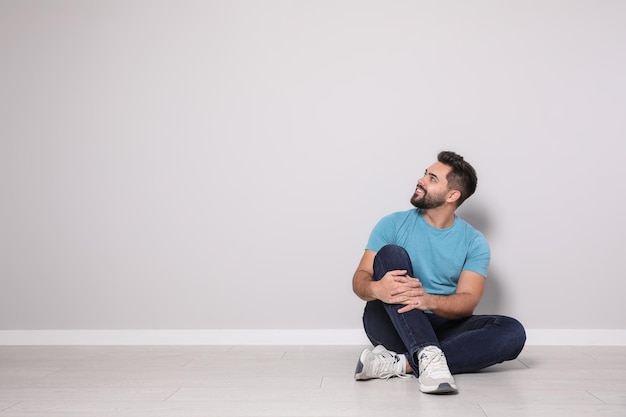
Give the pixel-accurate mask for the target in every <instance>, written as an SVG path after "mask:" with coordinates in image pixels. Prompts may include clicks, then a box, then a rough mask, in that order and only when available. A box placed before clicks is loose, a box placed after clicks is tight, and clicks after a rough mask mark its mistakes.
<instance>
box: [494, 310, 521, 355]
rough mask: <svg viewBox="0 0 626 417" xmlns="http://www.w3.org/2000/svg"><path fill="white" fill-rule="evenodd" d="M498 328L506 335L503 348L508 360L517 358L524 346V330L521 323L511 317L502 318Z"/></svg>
mask: <svg viewBox="0 0 626 417" xmlns="http://www.w3.org/2000/svg"><path fill="white" fill-rule="evenodd" d="M500 326H501V327H503V330H504V332H503V333H504V335H506V341H505V346H506V347H507V351H508V353H509V354H508V356H509V358H508V360H512V359H515V358H517V356H518V355H519V354H520V353H521V352H522V349H524V345H525V344H526V330H525V329H524V326H523V325H522V323H520V322H519V321H518V320H516V319H514V318H512V317H506V316H502V317H501V318H500Z"/></svg>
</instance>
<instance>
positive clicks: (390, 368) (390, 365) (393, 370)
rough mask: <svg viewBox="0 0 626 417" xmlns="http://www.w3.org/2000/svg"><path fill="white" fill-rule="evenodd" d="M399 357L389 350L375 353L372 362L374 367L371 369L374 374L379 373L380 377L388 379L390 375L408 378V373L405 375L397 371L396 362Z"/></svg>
mask: <svg viewBox="0 0 626 417" xmlns="http://www.w3.org/2000/svg"><path fill="white" fill-rule="evenodd" d="M399 361H400V358H398V357H397V356H396V355H394V354H393V353H391V352H380V353H376V360H375V361H374V362H373V364H372V365H374V369H372V371H373V372H374V374H375V375H380V378H384V379H386V380H388V379H389V378H391V377H394V376H397V377H399V378H409V377H410V375H406V374H405V373H402V372H401V371H398V370H397V368H398V362H399Z"/></svg>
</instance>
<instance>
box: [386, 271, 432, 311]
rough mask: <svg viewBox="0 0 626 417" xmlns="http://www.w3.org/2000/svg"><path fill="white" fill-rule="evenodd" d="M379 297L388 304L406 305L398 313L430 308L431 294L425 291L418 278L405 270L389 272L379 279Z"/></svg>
mask: <svg viewBox="0 0 626 417" xmlns="http://www.w3.org/2000/svg"><path fill="white" fill-rule="evenodd" d="M378 285H379V293H378V299H379V300H381V301H383V302H385V303H387V304H402V305H404V307H402V308H400V309H399V310H398V313H406V312H407V311H411V310H415V309H418V310H422V311H425V310H429V307H428V300H429V297H430V294H428V293H427V292H426V291H424V288H423V287H422V283H421V282H420V280H419V279H418V278H413V277H410V276H408V275H407V271H405V270H394V271H389V272H387V273H386V274H385V275H384V276H383V277H382V278H381V279H380V281H378Z"/></svg>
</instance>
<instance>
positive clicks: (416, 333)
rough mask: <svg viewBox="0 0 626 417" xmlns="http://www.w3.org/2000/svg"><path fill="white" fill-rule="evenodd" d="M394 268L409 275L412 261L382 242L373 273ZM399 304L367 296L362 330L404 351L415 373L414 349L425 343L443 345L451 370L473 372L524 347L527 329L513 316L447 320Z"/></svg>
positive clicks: (399, 249) (374, 341)
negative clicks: (367, 300)
mask: <svg viewBox="0 0 626 417" xmlns="http://www.w3.org/2000/svg"><path fill="white" fill-rule="evenodd" d="M397 269H402V270H407V271H408V274H409V276H413V267H412V265H411V260H410V259H409V255H408V253H407V252H406V250H404V248H402V247H400V246H395V245H388V246H385V247H383V248H382V249H381V250H380V251H379V252H378V253H377V254H376V257H375V258H374V279H375V280H380V279H381V278H382V277H383V276H384V275H385V273H387V272H389V271H393V270H397ZM399 308H401V305H396V304H386V303H383V302H382V301H379V300H375V301H369V302H368V303H367V304H366V306H365V312H364V314H363V325H364V327H365V333H366V334H367V337H368V338H369V340H370V341H371V342H372V344H373V345H374V346H376V345H383V346H385V347H386V348H387V349H389V350H392V351H394V352H398V353H403V354H405V355H406V357H407V360H408V361H409V363H410V364H411V368H413V371H414V373H415V375H418V369H419V368H418V366H417V363H416V360H415V354H416V353H417V352H418V351H419V350H420V349H421V348H422V347H425V346H428V345H435V346H438V347H440V348H441V350H443V352H444V353H445V355H446V359H447V361H448V366H449V368H450V372H451V373H453V374H458V373H463V372H474V371H477V370H479V369H483V368H486V367H488V366H491V365H495V364H497V363H500V362H504V361H507V360H512V359H515V358H516V357H517V356H518V355H519V353H520V352H521V351H522V348H523V347H524V343H525V342H526V332H525V331H524V327H523V326H522V325H521V324H520V322H518V321H517V320H515V319H513V318H511V317H505V316H498V315H473V316H471V317H468V318H464V319H460V320H450V319H445V318H443V317H439V316H437V315H435V314H431V313H425V312H423V311H421V310H411V311H408V312H406V313H402V314H400V313H398V312H397V310H398V309H399Z"/></svg>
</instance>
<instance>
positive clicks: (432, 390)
mask: <svg viewBox="0 0 626 417" xmlns="http://www.w3.org/2000/svg"><path fill="white" fill-rule="evenodd" d="M420 391H422V392H423V393H425V394H455V393H457V392H458V390H457V388H456V386H453V385H450V384H449V383H447V382H442V383H441V384H439V385H437V386H430V387H427V386H424V385H420Z"/></svg>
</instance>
